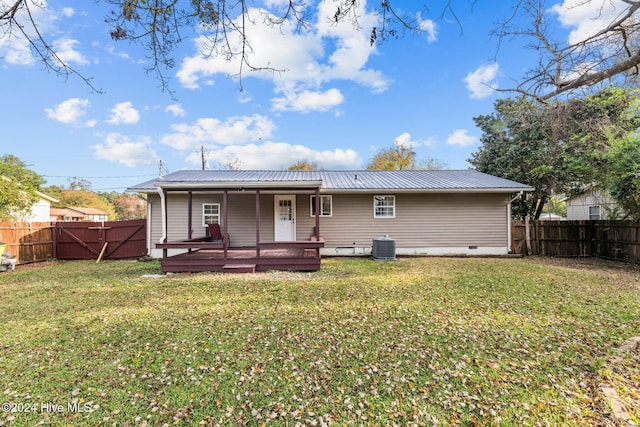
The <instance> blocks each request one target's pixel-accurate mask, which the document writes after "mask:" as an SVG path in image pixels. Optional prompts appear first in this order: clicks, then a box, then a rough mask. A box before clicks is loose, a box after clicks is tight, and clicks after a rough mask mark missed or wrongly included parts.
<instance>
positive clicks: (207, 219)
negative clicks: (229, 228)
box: [202, 203, 220, 227]
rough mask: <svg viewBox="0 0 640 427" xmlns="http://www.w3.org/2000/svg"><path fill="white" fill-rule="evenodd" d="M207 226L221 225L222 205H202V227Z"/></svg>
mask: <svg viewBox="0 0 640 427" xmlns="http://www.w3.org/2000/svg"><path fill="white" fill-rule="evenodd" d="M207 224H220V203H203V204H202V226H203V227H206V226H207Z"/></svg>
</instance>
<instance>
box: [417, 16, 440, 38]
mask: <svg viewBox="0 0 640 427" xmlns="http://www.w3.org/2000/svg"><path fill="white" fill-rule="evenodd" d="M418 27H420V29H421V30H422V31H424V32H425V33H426V34H427V41H428V42H429V43H433V42H435V41H436V40H437V39H438V29H437V26H436V23H435V21H432V20H431V19H424V20H423V19H422V17H421V16H420V15H418Z"/></svg>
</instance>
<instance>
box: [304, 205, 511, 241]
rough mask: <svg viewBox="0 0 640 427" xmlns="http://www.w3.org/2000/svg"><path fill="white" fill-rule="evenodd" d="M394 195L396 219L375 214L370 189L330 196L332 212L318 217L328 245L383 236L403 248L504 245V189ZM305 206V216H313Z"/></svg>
mask: <svg viewBox="0 0 640 427" xmlns="http://www.w3.org/2000/svg"><path fill="white" fill-rule="evenodd" d="M380 195H382V194H380ZM386 195H389V193H386ZM395 199H396V200H395V202H396V216H395V218H374V215H373V194H363V195H334V196H333V206H332V209H333V216H332V217H321V218H320V234H321V235H322V237H324V239H325V241H326V247H344V246H370V245H371V241H372V239H373V238H375V237H382V236H384V235H389V236H390V237H392V238H393V239H395V240H396V245H397V246H398V247H405V248H410V247H466V246H485V247H502V246H505V245H506V244H507V243H506V242H507V203H508V198H507V195H505V194H399V195H396V197H395ZM307 204H308V202H307ZM308 209H309V208H308V207H307V215H306V218H307V219H308V220H311V221H313V220H314V218H310V217H309V214H308ZM298 218H300V216H299V217H298ZM299 226H300V222H299Z"/></svg>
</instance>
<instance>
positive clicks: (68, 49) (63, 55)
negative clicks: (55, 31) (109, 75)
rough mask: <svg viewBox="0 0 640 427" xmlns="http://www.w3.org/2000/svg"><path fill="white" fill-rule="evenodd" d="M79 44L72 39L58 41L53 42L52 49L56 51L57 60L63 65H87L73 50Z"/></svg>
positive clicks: (79, 54) (80, 55) (78, 53)
mask: <svg viewBox="0 0 640 427" xmlns="http://www.w3.org/2000/svg"><path fill="white" fill-rule="evenodd" d="M78 44H79V42H78V41H77V40H73V39H58V40H55V41H54V42H53V49H54V50H55V51H56V55H57V56H58V58H59V59H60V60H61V61H62V62H64V63H65V64H73V63H75V64H80V65H83V64H88V63H89V61H87V60H86V59H85V58H84V57H83V56H82V54H81V53H80V52H78V51H77V50H75V47H76V45H78Z"/></svg>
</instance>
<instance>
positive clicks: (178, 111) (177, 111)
mask: <svg viewBox="0 0 640 427" xmlns="http://www.w3.org/2000/svg"><path fill="white" fill-rule="evenodd" d="M164 111H167V112H169V113H171V114H173V115H174V116H176V117H184V114H185V113H184V108H182V105H180V104H171V105H169V106H168V107H167V108H165V109H164Z"/></svg>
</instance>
